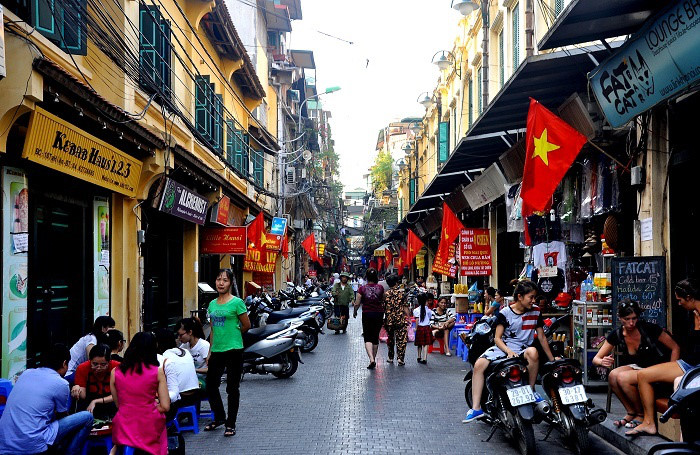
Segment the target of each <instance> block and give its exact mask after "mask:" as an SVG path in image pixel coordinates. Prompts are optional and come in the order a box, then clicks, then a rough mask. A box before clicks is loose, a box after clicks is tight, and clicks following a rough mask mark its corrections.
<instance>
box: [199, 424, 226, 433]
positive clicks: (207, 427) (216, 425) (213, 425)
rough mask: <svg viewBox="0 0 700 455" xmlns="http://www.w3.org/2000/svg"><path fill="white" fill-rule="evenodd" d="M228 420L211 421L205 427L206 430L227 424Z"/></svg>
mask: <svg viewBox="0 0 700 455" xmlns="http://www.w3.org/2000/svg"><path fill="white" fill-rule="evenodd" d="M225 423H226V422H211V423H210V424H209V425H207V426H206V427H204V431H213V430H216V429H217V428H219V427H220V426H221V425H223V424H225Z"/></svg>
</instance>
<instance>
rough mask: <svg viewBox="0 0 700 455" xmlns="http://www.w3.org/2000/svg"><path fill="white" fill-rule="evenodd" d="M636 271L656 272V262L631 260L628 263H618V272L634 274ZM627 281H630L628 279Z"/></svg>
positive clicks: (640, 272)
mask: <svg viewBox="0 0 700 455" xmlns="http://www.w3.org/2000/svg"><path fill="white" fill-rule="evenodd" d="M636 273H638V274H642V273H650V274H653V273H656V267H655V264H654V263H653V262H629V263H627V264H624V263H620V264H618V274H620V275H623V274H624V275H633V274H636ZM626 283H629V281H627V282H626Z"/></svg>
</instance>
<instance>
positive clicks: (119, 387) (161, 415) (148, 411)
mask: <svg viewBox="0 0 700 455" xmlns="http://www.w3.org/2000/svg"><path fill="white" fill-rule="evenodd" d="M110 389H111V391H112V399H113V400H114V404H115V405H116V406H117V415H116V416H115V417H114V420H113V421H112V422H113V424H112V442H114V448H113V449H112V451H111V452H110V454H111V455H115V454H116V453H117V447H118V446H129V447H133V448H135V449H139V450H142V451H144V452H147V453H149V454H153V455H167V453H168V435H167V433H166V430H165V413H167V412H168V411H169V410H170V396H168V384H167V383H166V379H165V372H164V371H163V368H160V367H159V366H158V357H157V345H156V336H155V335H154V334H153V333H152V332H139V333H137V334H136V335H134V337H133V338H132V339H131V343H129V347H128V348H126V352H125V353H124V361H123V362H122V363H121V364H120V365H119V366H118V367H117V368H115V369H114V370H112V375H111V378H110ZM156 399H157V400H156Z"/></svg>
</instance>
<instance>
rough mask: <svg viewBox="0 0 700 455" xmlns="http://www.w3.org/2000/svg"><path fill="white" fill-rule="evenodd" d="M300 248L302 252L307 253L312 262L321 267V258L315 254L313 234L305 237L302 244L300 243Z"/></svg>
mask: <svg viewBox="0 0 700 455" xmlns="http://www.w3.org/2000/svg"><path fill="white" fill-rule="evenodd" d="M301 246H303V247H304V250H306V252H307V253H309V257H310V258H311V260H312V261H314V262H318V263H319V264H321V266H323V263H322V262H321V258H319V257H318V253H317V252H316V237H314V233H313V232H312V233H311V234H309V236H308V237H306V238H305V239H304V241H303V242H301Z"/></svg>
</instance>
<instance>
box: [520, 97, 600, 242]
mask: <svg viewBox="0 0 700 455" xmlns="http://www.w3.org/2000/svg"><path fill="white" fill-rule="evenodd" d="M525 141H526V142H525V170H524V171H523V183H522V186H521V188H520V197H521V198H522V200H523V210H522V214H523V218H527V217H528V216H529V215H531V214H532V213H534V212H544V211H546V210H547V207H548V206H549V204H551V201H552V194H554V190H555V189H556V188H557V186H558V185H559V182H561V179H562V178H563V177H564V175H565V174H566V172H567V171H568V170H569V168H570V167H571V164H572V163H573V162H574V160H575V159H576V156H578V153H579V152H580V151H581V148H582V147H583V145H584V144H585V143H586V142H587V139H586V137H585V136H584V135H582V134H581V133H579V132H578V131H576V130H575V129H574V128H573V127H571V126H570V125H569V124H568V123H566V122H565V121H564V120H562V119H560V118H559V117H557V116H556V115H554V114H553V113H552V112H550V111H549V110H548V109H547V108H546V107H544V106H543V105H541V104H540V103H539V102H538V101H536V100H534V99H532V98H530V110H529V111H528V113H527V132H526V134H525ZM525 232H526V233H527V229H525Z"/></svg>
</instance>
